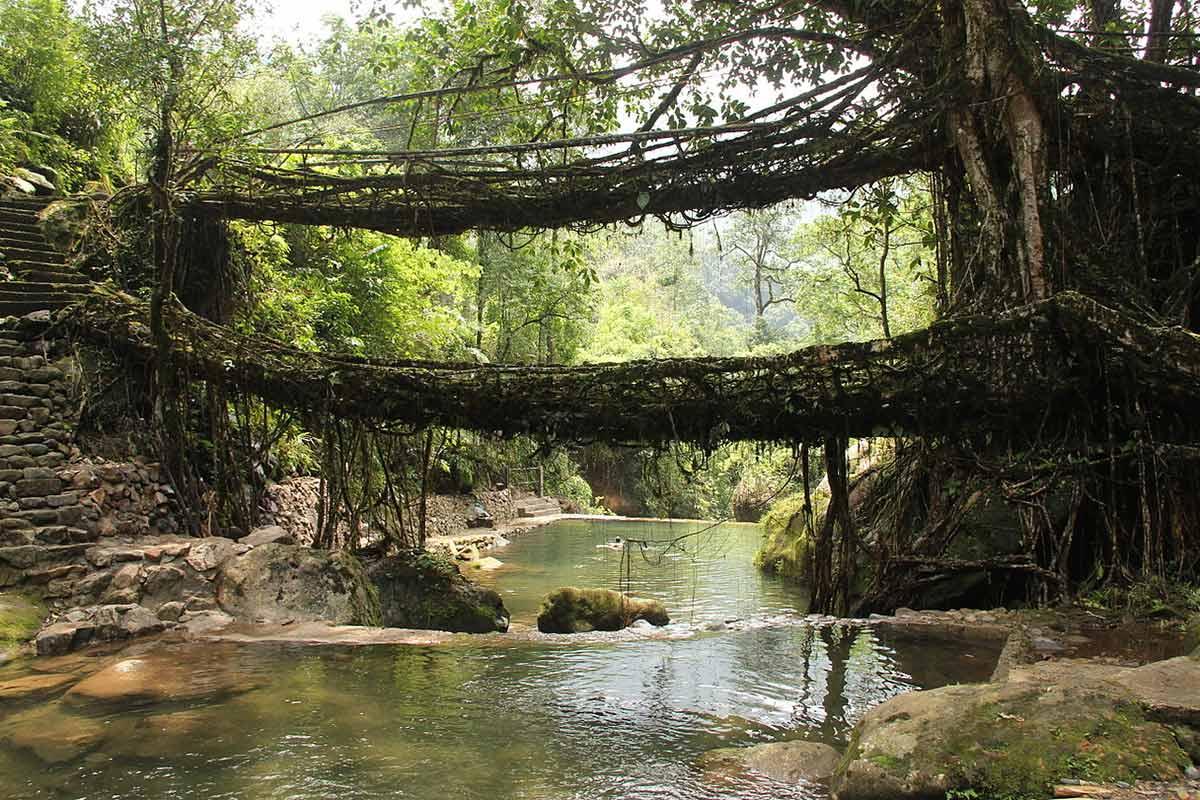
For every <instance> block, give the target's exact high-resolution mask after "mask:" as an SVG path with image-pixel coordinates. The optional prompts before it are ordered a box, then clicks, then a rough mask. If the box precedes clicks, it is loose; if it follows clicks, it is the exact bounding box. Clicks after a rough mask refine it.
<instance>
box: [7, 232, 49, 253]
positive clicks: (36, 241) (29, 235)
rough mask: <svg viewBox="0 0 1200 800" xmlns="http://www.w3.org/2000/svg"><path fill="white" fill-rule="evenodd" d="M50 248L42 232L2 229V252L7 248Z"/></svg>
mask: <svg viewBox="0 0 1200 800" xmlns="http://www.w3.org/2000/svg"><path fill="white" fill-rule="evenodd" d="M31 246H33V247H49V244H48V243H47V242H46V237H45V236H43V235H42V234H41V232H40V231H14V230H9V229H6V228H0V250H4V248H6V247H31Z"/></svg>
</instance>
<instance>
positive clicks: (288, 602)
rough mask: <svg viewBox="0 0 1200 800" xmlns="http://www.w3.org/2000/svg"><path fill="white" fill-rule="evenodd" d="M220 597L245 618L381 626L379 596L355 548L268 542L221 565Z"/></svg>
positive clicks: (231, 610)
mask: <svg viewBox="0 0 1200 800" xmlns="http://www.w3.org/2000/svg"><path fill="white" fill-rule="evenodd" d="M215 583H216V588H217V602H218V603H219V604H220V606H221V608H222V609H223V610H224V611H225V612H227V613H228V614H231V615H232V616H233V617H234V618H235V619H238V620H242V621H246V622H287V621H295V622H315V621H325V622H331V623H333V624H336V625H378V624H379V621H380V613H379V600H378V598H377V597H376V595H375V587H374V586H373V585H372V583H371V581H370V580H369V579H368V577H367V573H366V569H365V568H364V567H363V565H362V562H360V561H359V560H358V559H357V558H355V557H354V556H353V555H351V554H350V553H331V552H327V551H324V550H313V549H311V548H308V547H303V546H301V545H287V544H264V545H261V546H259V547H255V548H254V549H253V550H251V551H249V552H248V553H244V554H243V555H240V556H236V557H234V558H228V559H226V560H224V561H222V562H221V563H220V565H219V566H218V567H217V576H216V581H215Z"/></svg>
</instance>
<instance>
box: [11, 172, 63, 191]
mask: <svg viewBox="0 0 1200 800" xmlns="http://www.w3.org/2000/svg"><path fill="white" fill-rule="evenodd" d="M13 175H14V176H15V177H17V178H20V179H21V180H23V181H25V182H26V183H29V184H30V185H32V186H33V187H34V190H35V191H36V192H37V193H38V194H54V193H55V192H56V191H58V190H57V189H56V188H55V187H54V184H53V183H51V182H50V180H49V179H48V178H47V177H46V176H45V175H42V174H40V173H37V172H34V171H33V170H31V169H25V168H24V167H17V168H16V169H14V170H13Z"/></svg>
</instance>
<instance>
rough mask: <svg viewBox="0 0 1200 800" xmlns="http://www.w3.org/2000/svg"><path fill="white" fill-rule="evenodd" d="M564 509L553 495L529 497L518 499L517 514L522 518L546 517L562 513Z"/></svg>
mask: <svg viewBox="0 0 1200 800" xmlns="http://www.w3.org/2000/svg"><path fill="white" fill-rule="evenodd" d="M561 513H562V509H561V508H559V506H558V501H557V500H555V499H554V498H553V497H527V498H525V499H524V500H518V501H517V516H518V517H521V518H529V517H545V516H548V515H550V514H561Z"/></svg>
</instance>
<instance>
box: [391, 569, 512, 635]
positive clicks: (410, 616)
mask: <svg viewBox="0 0 1200 800" xmlns="http://www.w3.org/2000/svg"><path fill="white" fill-rule="evenodd" d="M368 574H369V575H370V578H371V582H372V583H373V584H374V586H375V590H376V592H377V593H378V595H379V608H380V611H381V612H382V619H383V624H384V625H386V626H388V627H392V628H423V629H428V630H441V631H459V632H463V633H490V632H493V631H506V630H508V619H509V614H508V611H507V610H506V609H505V608H504V602H503V601H502V600H501V599H500V595H499V594H497V593H496V592H495V591H494V590H492V589H488V588H486V587H483V586H478V585H476V584H474V583H472V582H471V581H469V580H467V578H465V577H464V576H463V575H462V574H461V573H459V571H458V570H457V569H456V568H455V566H454V563H453V562H452V561H450V560H449V559H447V558H445V557H443V556H439V555H434V554H432V553H404V554H401V555H397V556H392V557H389V558H385V559H383V560H381V561H378V562H376V563H374V564H372V565H371V567H370V569H369V570H368Z"/></svg>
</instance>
